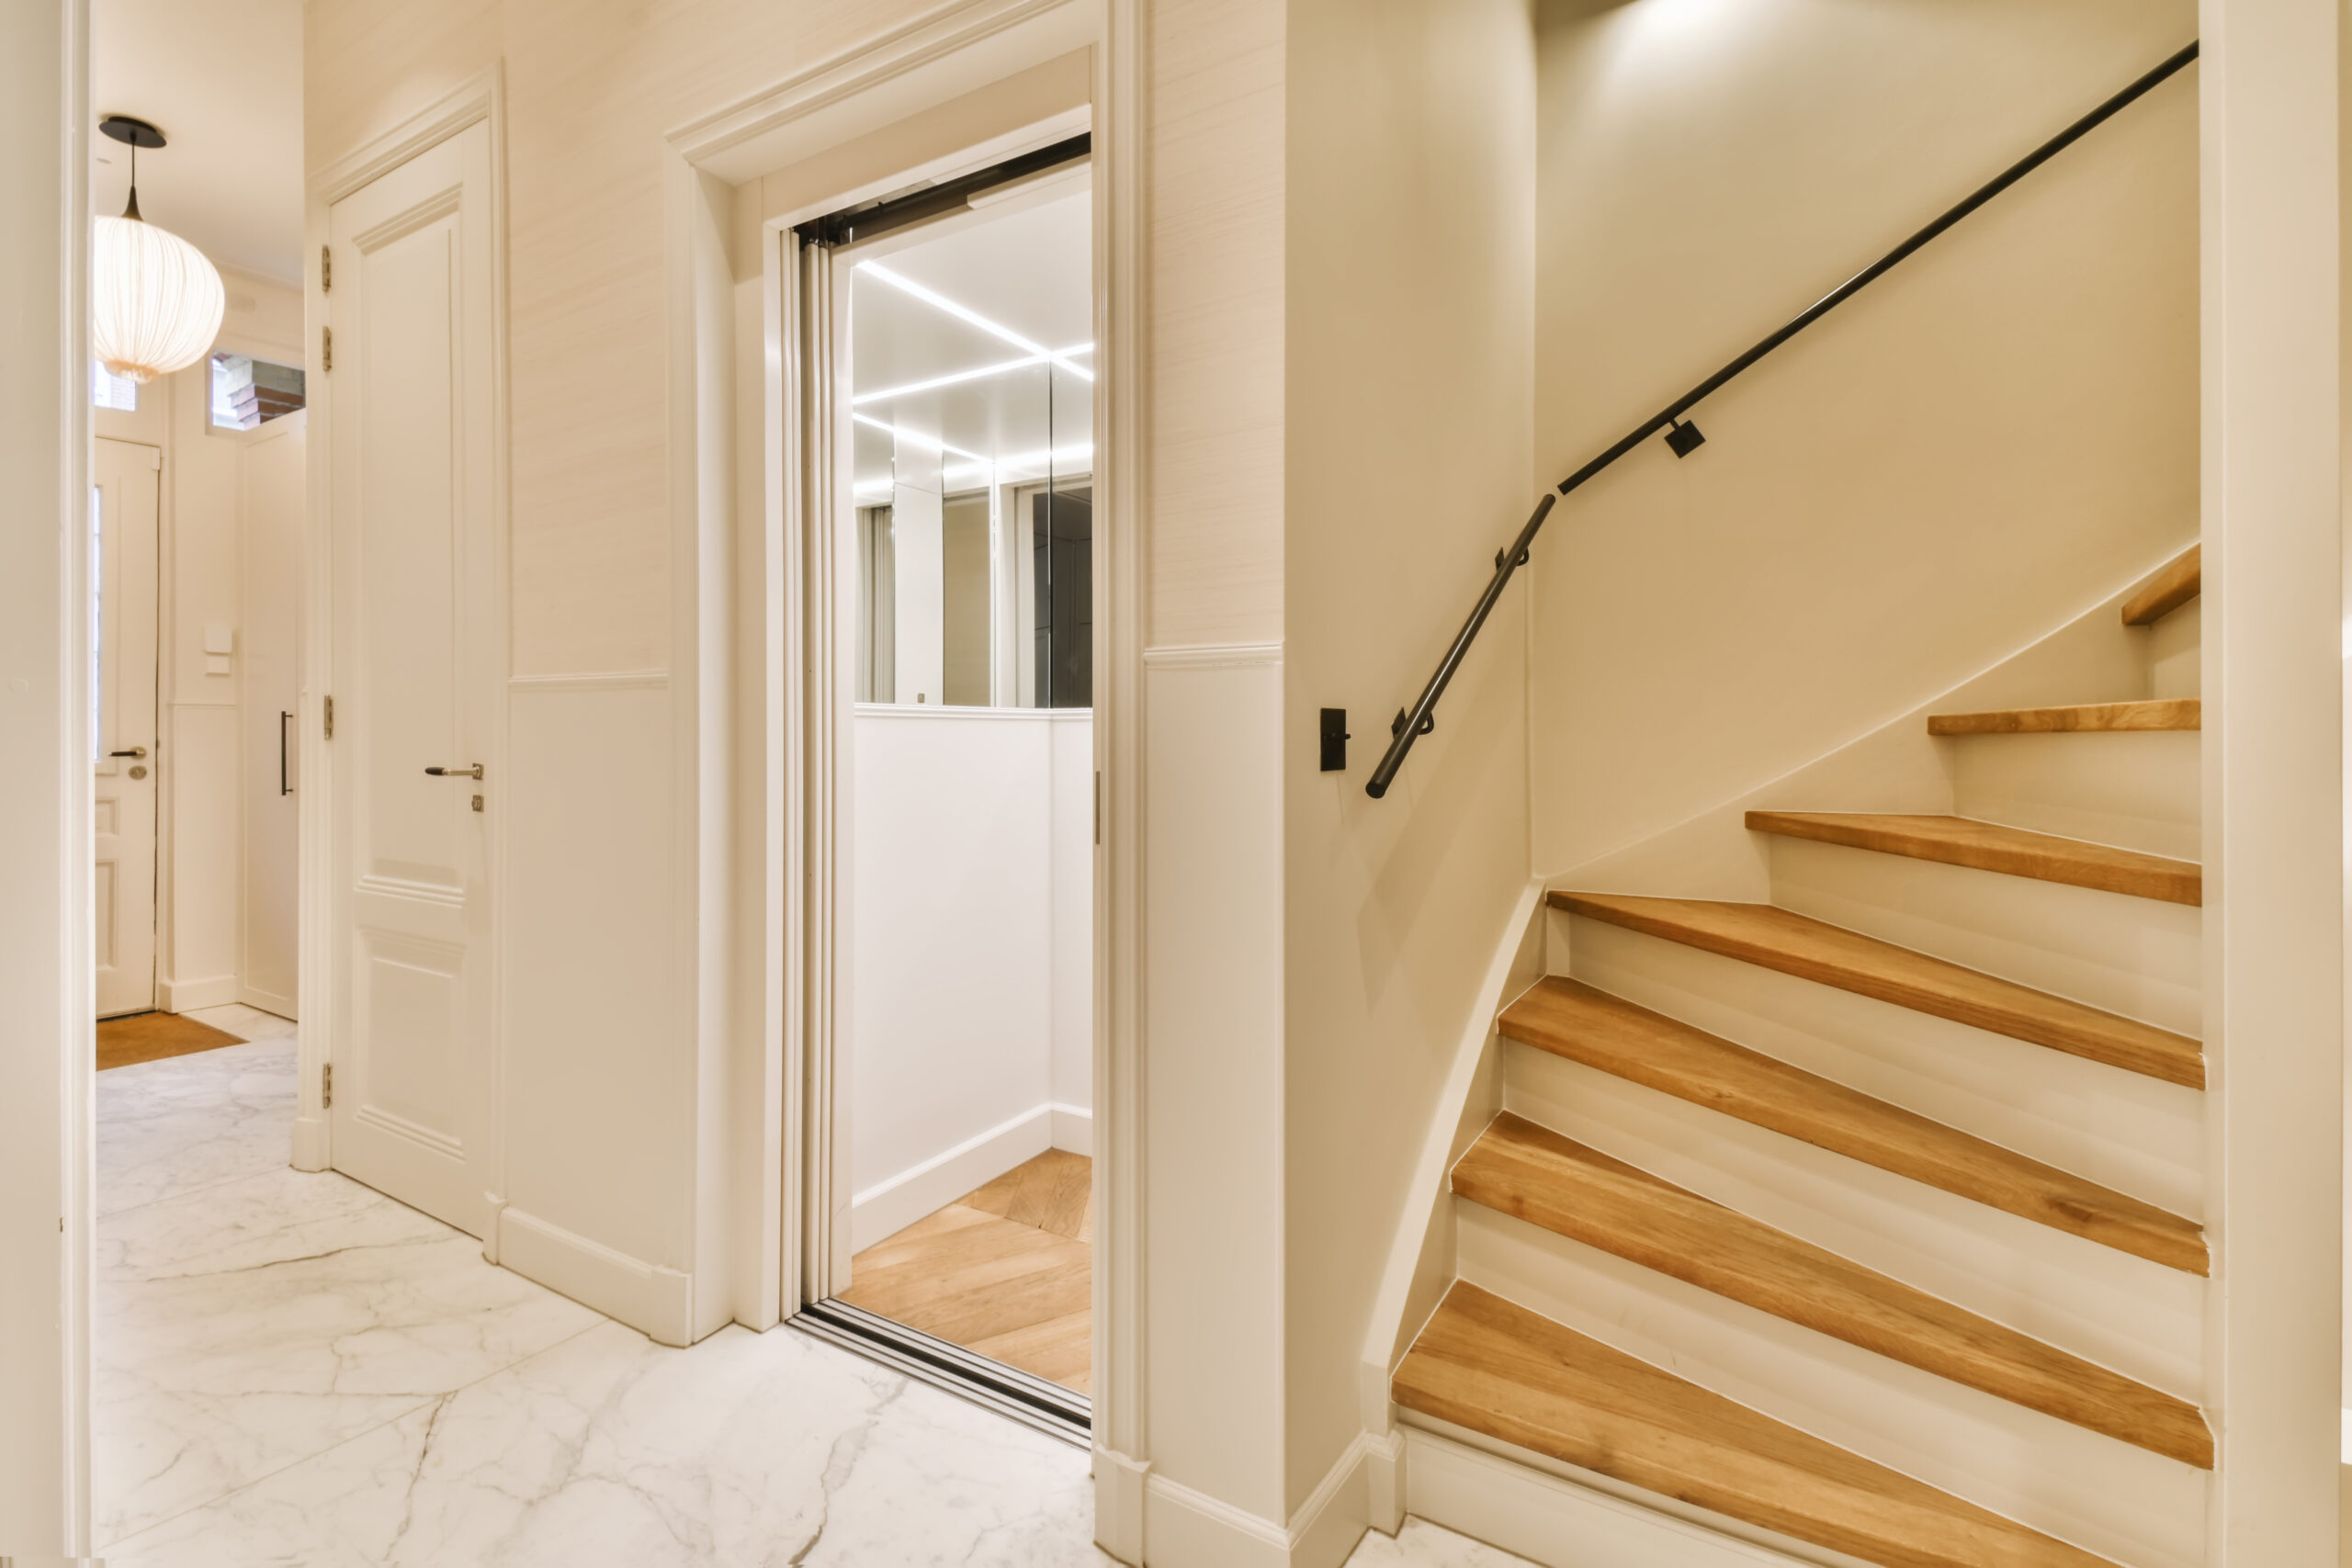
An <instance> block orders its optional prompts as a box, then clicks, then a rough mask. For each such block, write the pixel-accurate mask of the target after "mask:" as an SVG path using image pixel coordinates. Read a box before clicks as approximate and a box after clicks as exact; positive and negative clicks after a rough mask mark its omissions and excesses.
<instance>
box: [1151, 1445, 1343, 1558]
mask: <svg viewBox="0 0 2352 1568" xmlns="http://www.w3.org/2000/svg"><path fill="white" fill-rule="evenodd" d="M1389 1440H1390V1439H1388V1438H1375V1437H1374V1436H1372V1435H1371V1434H1370V1433H1358V1434H1357V1435H1356V1438H1355V1440H1354V1441H1353V1442H1351V1443H1350V1444H1349V1445H1348V1447H1347V1450H1346V1451H1345V1452H1343V1453H1342V1454H1340V1457H1339V1459H1338V1461H1336V1462H1334V1463H1333V1464H1332V1466H1331V1468H1330V1469H1329V1471H1328V1472H1325V1473H1324V1476H1323V1479H1322V1481H1321V1482H1320V1483H1317V1486H1316V1488H1315V1490H1314V1491H1313V1492H1311V1493H1309V1494H1308V1495H1307V1498H1306V1501H1305V1502H1304V1503H1301V1504H1300V1505H1299V1506H1298V1511H1297V1512H1296V1513H1295V1514H1294V1515H1292V1516H1291V1520H1290V1524H1289V1526H1288V1527H1287V1528H1285V1527H1283V1526H1281V1525H1277V1524H1275V1523H1274V1522H1273V1521H1272V1520H1271V1519H1265V1518H1261V1517H1258V1516H1257V1515H1255V1514H1252V1513H1250V1512H1247V1511H1246V1510H1244V1509H1240V1508H1237V1507H1234V1506H1232V1505H1230V1504H1227V1503H1223V1502H1219V1501H1218V1500H1217V1499H1216V1498H1215V1497H1212V1496H1210V1495H1207V1494H1206V1493H1204V1492H1196V1491H1194V1490H1193V1488H1192V1487H1189V1486H1184V1485H1182V1484H1179V1483H1176V1482H1173V1481H1170V1480H1169V1479H1168V1478H1167V1477H1166V1476H1163V1475H1153V1476H1150V1477H1148V1478H1147V1479H1146V1481H1145V1482H1144V1540H1143V1545H1144V1547H1145V1549H1146V1551H1147V1553H1148V1561H1149V1562H1150V1565H1151V1568H1227V1565H1230V1568H1340V1565H1341V1564H1342V1563H1344V1562H1347V1560H1348V1557H1349V1555H1350V1554H1351V1552H1353V1551H1355V1549H1356V1542H1358V1541H1360V1540H1363V1532H1364V1529H1365V1520H1366V1517H1367V1514H1368V1512H1369V1509H1370V1506H1371V1496H1372V1483H1371V1469H1372V1460H1373V1459H1374V1456H1375V1454H1377V1453H1379V1452H1384V1451H1385V1446H1386V1444H1387V1443H1388V1441H1389Z"/></svg>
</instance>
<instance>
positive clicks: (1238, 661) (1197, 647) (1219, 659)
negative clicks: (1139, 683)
mask: <svg viewBox="0 0 2352 1568" xmlns="http://www.w3.org/2000/svg"><path fill="white" fill-rule="evenodd" d="M1143 661H1144V663H1146V664H1148V665H1149V666H1150V667H1151V668H1152V669H1154V670H1255V669H1262V668H1264V667H1265V666H1267V665H1269V664H1280V663H1281V662H1282V661H1283V645H1282V644H1281V643H1278V642H1210V643H1192V644H1175V645H1170V646H1169V647H1165V648H1147V649H1144V650H1143Z"/></svg>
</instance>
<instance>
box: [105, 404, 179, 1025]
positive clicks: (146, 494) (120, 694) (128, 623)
mask: <svg viewBox="0 0 2352 1568" xmlns="http://www.w3.org/2000/svg"><path fill="white" fill-rule="evenodd" d="M95 456H96V462H95V464H94V465H93V471H92V474H91V486H90V491H91V498H90V513H91V516H90V523H91V527H92V529H93V530H94V532H95V534H96V538H95V539H94V540H93V541H92V543H93V547H94V549H95V553H96V565H97V570H96V574H95V575H96V580H97V581H96V598H97V604H96V619H97V663H98V667H97V704H98V712H97V725H96V730H95V732H94V733H95V735H96V741H95V743H94V750H96V753H97V755H96V759H95V761H96V779H95V780H94V781H93V788H92V800H91V805H90V827H91V837H92V840H93V845H94V848H95V851H96V868H95V870H96V883H95V886H93V888H92V890H91V893H92V897H91V906H92V913H93V915H94V916H95V917H96V928H97V929H96V942H95V943H94V947H95V949H96V963H97V992H98V1016H99V1017H100V1018H112V1017H114V1016H115V1015H117V1014H119V1013H126V1012H145V1011H147V1010H149V1009H150V1008H153V1006H154V1005H155V768H156V757H155V750H156V746H155V604H156V601H155V532H156V517H157V501H158V496H159V493H160V490H161V480H162V478H163V467H164V454H163V453H162V452H161V451H160V450H159V449H157V448H155V447H153V446H140V445H139V444H137V443H135V442H130V441H104V440H101V441H99V442H97V443H96V454H95Z"/></svg>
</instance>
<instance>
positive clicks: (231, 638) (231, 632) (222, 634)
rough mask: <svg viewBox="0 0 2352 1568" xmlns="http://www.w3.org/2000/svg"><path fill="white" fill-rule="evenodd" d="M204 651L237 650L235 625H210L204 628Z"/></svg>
mask: <svg viewBox="0 0 2352 1568" xmlns="http://www.w3.org/2000/svg"><path fill="white" fill-rule="evenodd" d="M204 651H205V652H207V653H218V654H223V655H225V654H231V653H234V652H236V651H237V631H236V628H235V627H234V626H207V627H205V628H204Z"/></svg>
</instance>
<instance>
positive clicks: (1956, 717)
mask: <svg viewBox="0 0 2352 1568" xmlns="http://www.w3.org/2000/svg"><path fill="white" fill-rule="evenodd" d="M2204 724H2205V705H2204V704H2203V703H2202V702H2201V701H2199V699H2198V698H2196V697H2158V698H2154V699H2152V700H2150V701H2147V702H2137V703H2077V704H2075V705H2073V706H2071V707H2055V708H1995V709H1992V710H1990V711H1988V712H1985V713H1938V714H1929V715H1928V734H1930V735H2068V734H2080V733H2087V732H2094V731H2113V730H2149V729H2201V728H2204Z"/></svg>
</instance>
